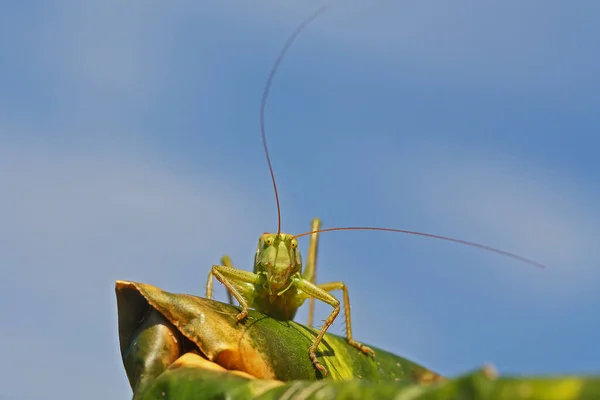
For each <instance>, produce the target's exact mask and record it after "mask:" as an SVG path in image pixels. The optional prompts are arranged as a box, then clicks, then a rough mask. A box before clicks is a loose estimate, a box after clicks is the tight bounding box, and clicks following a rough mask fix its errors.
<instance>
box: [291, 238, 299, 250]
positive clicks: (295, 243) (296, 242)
mask: <svg viewBox="0 0 600 400" xmlns="http://www.w3.org/2000/svg"><path fill="white" fill-rule="evenodd" d="M291 246H292V249H295V248H297V247H298V241H297V240H296V239H292V244H291Z"/></svg>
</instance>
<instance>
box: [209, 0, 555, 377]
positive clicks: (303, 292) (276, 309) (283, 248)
mask: <svg viewBox="0 0 600 400" xmlns="http://www.w3.org/2000/svg"><path fill="white" fill-rule="evenodd" d="M326 9H327V7H325V6H324V7H321V8H320V9H319V10H317V11H316V12H315V13H314V14H312V15H311V16H310V17H308V18H306V19H305V20H304V21H302V23H301V24H300V25H299V26H298V27H297V28H296V29H295V31H294V32H293V33H292V35H291V36H290V37H289V38H288V40H287V41H286V43H285V44H284V47H283V49H282V50H281V52H280V53H279V56H278V58H277V59H276V61H275V63H274V64H273V67H272V69H271V71H270V73H269V76H268V79H267V82H266V85H265V89H264V92H263V96H262V101H261V106H260V125H261V134H262V141H263V147H264V151H265V155H266V158H267V164H268V167H269V172H270V174H271V180H272V181H273V190H274V192H275V201H276V203H277V233H264V234H263V235H262V236H260V238H259V239H258V248H257V250H256V255H255V259H254V269H253V271H252V272H250V271H245V270H240V269H236V268H234V267H233V264H232V263H231V259H230V258H229V257H227V256H225V257H223V258H222V259H221V263H222V264H223V265H213V266H212V268H211V270H210V272H209V274H208V281H207V284H206V298H207V299H210V298H211V297H212V287H213V277H214V278H215V279H217V280H218V281H219V282H221V283H222V284H223V285H224V286H225V287H226V288H227V290H228V294H230V301H231V296H233V297H234V298H235V299H236V300H237V301H238V302H239V304H240V306H241V311H240V313H239V314H238V315H237V317H236V323H240V322H241V321H242V320H244V318H246V316H247V315H248V310H249V309H250V308H254V309H256V310H258V311H260V312H262V313H264V314H266V315H268V316H270V317H272V318H275V319H279V320H284V321H290V320H292V319H293V318H294V316H295V315H296V311H297V310H298V308H299V307H300V306H301V305H302V304H303V303H304V302H305V301H306V300H307V299H310V302H311V303H310V309H309V326H310V325H312V318H313V304H314V303H313V302H314V299H317V300H321V301H323V302H325V303H327V304H329V305H330V306H331V307H333V311H332V312H331V313H330V314H329V316H328V317H327V319H326V320H325V321H324V324H323V326H322V327H321V329H320V331H319V332H318V334H317V335H316V337H315V338H314V340H313V342H312V344H311V345H310V347H309V348H308V356H309V358H310V360H311V361H312V363H313V364H314V366H315V368H316V369H317V370H319V371H320V372H321V373H322V375H323V377H325V376H327V370H326V369H325V367H324V366H323V365H322V364H321V362H319V360H318V358H317V355H316V351H317V348H318V347H319V344H320V343H321V340H322V339H323V336H324V335H325V333H326V332H327V330H328V329H329V327H330V326H331V325H332V324H333V322H334V320H335V319H336V318H337V316H338V314H339V313H340V310H341V306H340V301H339V300H338V299H337V298H335V297H334V296H333V295H331V293H330V292H332V291H334V290H341V291H342V293H343V303H344V313H345V319H346V340H347V341H348V343H349V344H350V345H351V346H353V347H355V348H357V349H358V350H359V351H361V352H362V353H364V354H366V355H369V356H372V357H375V352H374V351H373V350H372V349H370V348H369V347H367V346H365V345H363V344H361V343H359V342H357V341H356V340H354V339H353V337H352V323H351V318H350V299H349V295H348V288H347V287H346V285H345V284H344V283H343V282H330V283H324V284H315V271H316V256H317V244H318V234H319V233H321V232H330V231H341V230H377V231H389V232H398V233H405V234H411V235H419V236H425V237H429V238H434V239H440V240H446V241H450V242H455V243H460V244H464V245H467V246H471V247H476V248H480V249H483V250H486V251H490V252H494V253H498V254H501V255H503V256H507V257H510V258H513V259H516V260H518V261H521V262H525V263H528V264H532V265H535V266H537V267H542V268H543V267H544V265H543V264H540V263H538V262H535V261H533V260H531V259H528V258H525V257H521V256H519V255H516V254H513V253H509V252H506V251H503V250H499V249H496V248H493V247H490V246H486V245H482V244H477V243H473V242H469V241H466V240H460V239H454V238H451V237H446V236H440V235H434V234H429V233H422V232H416V231H408V230H402V229H393V228H373V227H359V226H356V227H343V228H326V229H321V228H320V224H321V222H320V220H319V219H314V220H313V221H312V225H311V230H310V231H309V232H305V233H302V234H299V235H290V234H288V233H283V232H281V207H280V204H279V195H278V192H277V185H276V183H275V174H274V172H273V167H272V165H271V159H270V157H269V151H268V148H267V140H266V134H265V124H264V110H265V105H266V100H267V97H268V94H269V89H270V87H271V83H272V81H273V77H274V76H275V73H276V71H277V69H278V67H279V64H280V63H281V61H282V59H283V57H284V55H285V53H286V52H287V50H288V49H289V48H290V46H291V45H292V43H293V42H294V40H295V39H296V37H297V36H298V34H299V33H300V32H301V31H302V29H303V28H304V27H305V26H306V25H308V24H309V23H310V22H312V21H313V20H314V19H315V18H317V16H318V15H319V14H321V13H322V12H324V11H325V10H326ZM307 235H310V243H309V251H308V258H307V263H306V266H305V269H304V272H303V270H302V257H301V254H300V251H299V249H298V238H299V237H302V236H307Z"/></svg>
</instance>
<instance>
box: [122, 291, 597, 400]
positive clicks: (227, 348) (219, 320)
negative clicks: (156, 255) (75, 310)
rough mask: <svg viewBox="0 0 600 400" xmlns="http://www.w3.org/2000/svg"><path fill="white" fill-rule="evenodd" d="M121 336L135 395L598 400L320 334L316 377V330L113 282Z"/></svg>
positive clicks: (568, 385)
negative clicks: (449, 370)
mask: <svg viewBox="0 0 600 400" xmlns="http://www.w3.org/2000/svg"><path fill="white" fill-rule="evenodd" d="M116 292H117V307H118V313H119V339H120V344H121V355H122V358H123V365H124V367H125V371H126V373H127V376H128V378H129V382H130V385H131V387H132V390H133V393H134V395H133V399H134V400H142V399H143V400H154V399H177V400H188V399H223V398H228V399H280V398H288V399H365V398H378V399H387V398H395V399H399V400H401V399H407V400H408V399H411V400H416V399H419V400H421V399H474V400H477V399H510V400H513V399H544V400H552V399H556V400H570V399H600V378H594V377H556V378H538V377H527V378H516V377H506V378H496V376H495V374H494V373H493V371H491V370H490V369H489V368H488V369H486V368H484V369H481V370H478V371H475V372H473V373H471V374H468V375H466V376H463V377H459V378H456V379H452V380H447V379H445V378H443V377H441V376H440V375H438V374H436V373H434V372H432V371H430V370H428V369H427V368H424V367H423V366H421V365H419V364H416V363H413V362H411V361H409V360H406V359H404V358H402V357H399V356H396V355H393V354H391V353H388V352H386V351H384V350H381V349H378V348H375V347H373V349H374V350H375V352H376V354H377V357H376V358H375V359H373V358H370V357H367V356H365V355H364V354H362V352H360V351H359V350H357V349H356V348H354V347H352V346H350V345H348V344H347V342H346V341H345V339H344V338H343V337H340V336H337V335H333V334H327V335H326V336H325V338H324V340H323V342H322V344H321V346H320V347H319V354H318V355H319V357H320V359H321V360H322V362H323V363H324V365H325V367H326V368H327V369H328V370H329V371H330V375H329V376H328V377H327V378H326V379H320V375H319V374H318V372H317V371H316V370H315V368H314V366H313V364H312V362H311V361H310V359H309V357H308V351H307V349H308V346H309V345H310V343H311V340H312V338H314V336H315V335H316V334H317V331H316V330H314V329H311V328H307V327H305V326H303V325H300V324H297V323H295V322H291V321H278V320H275V319H273V318H269V317H267V316H266V315H264V314H261V313H259V312H256V311H251V312H250V314H249V315H248V318H247V319H246V320H245V321H243V322H242V323H240V324H236V323H235V317H236V315H237V313H238V312H239V310H238V309H237V308H236V307H233V306H231V305H228V304H224V303H220V302H217V301H213V300H207V299H204V298H201V297H197V296H191V295H187V294H172V293H168V292H165V291H163V290H161V289H159V288H156V287H154V286H151V285H146V284H142V283H135V282H124V281H117V284H116Z"/></svg>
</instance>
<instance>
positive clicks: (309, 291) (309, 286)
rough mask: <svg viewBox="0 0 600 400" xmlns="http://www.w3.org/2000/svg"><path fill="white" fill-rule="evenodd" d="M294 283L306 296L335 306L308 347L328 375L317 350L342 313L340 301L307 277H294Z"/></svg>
mask: <svg viewBox="0 0 600 400" xmlns="http://www.w3.org/2000/svg"><path fill="white" fill-rule="evenodd" d="M294 284H295V285H296V287H297V288H298V289H299V290H300V291H302V292H303V295H304V296H307V297H313V298H315V299H318V300H321V301H323V302H325V303H327V304H329V305H330V306H332V307H333V311H332V312H331V314H329V316H328V317H327V319H325V323H324V324H323V327H322V328H321V330H320V331H319V334H318V335H317V337H316V338H315V340H314V341H313V344H312V345H311V346H310V347H309V348H308V356H309V357H310V360H311V361H312V363H313V364H314V366H315V367H316V368H317V369H318V370H319V371H321V372H322V373H323V375H324V376H327V370H326V369H325V367H324V366H323V365H322V364H321V363H320V362H319V360H318V359H317V355H316V351H317V348H318V347H319V344H320V343H321V340H322V339H323V336H325V332H327V329H329V327H330V326H331V324H333V321H335V319H336V318H337V316H338V314H339V313H340V301H339V300H338V299H336V298H335V297H333V296H332V295H331V294H329V293H328V292H327V291H326V290H324V289H321V288H320V287H318V286H316V285H315V284H314V283H312V282H309V281H307V280H306V279H303V278H301V277H299V276H298V277H297V278H295V279H294Z"/></svg>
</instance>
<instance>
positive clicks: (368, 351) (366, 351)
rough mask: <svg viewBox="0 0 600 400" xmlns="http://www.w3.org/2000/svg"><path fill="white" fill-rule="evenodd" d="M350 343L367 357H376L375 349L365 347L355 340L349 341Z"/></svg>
mask: <svg viewBox="0 0 600 400" xmlns="http://www.w3.org/2000/svg"><path fill="white" fill-rule="evenodd" d="M348 343H349V344H350V345H351V346H354V347H356V348H357V349H359V350H360V351H362V352H363V353H365V354H366V355H370V356H371V357H375V352H374V351H373V349H371V348H370V347H368V346H365V345H364V344H361V343H358V342H357V341H355V340H348Z"/></svg>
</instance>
